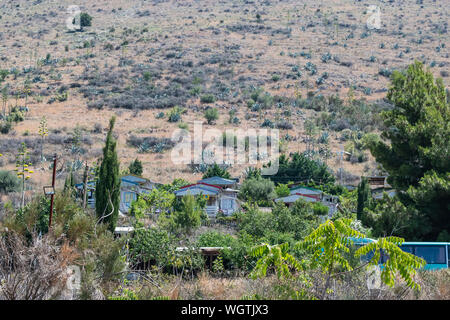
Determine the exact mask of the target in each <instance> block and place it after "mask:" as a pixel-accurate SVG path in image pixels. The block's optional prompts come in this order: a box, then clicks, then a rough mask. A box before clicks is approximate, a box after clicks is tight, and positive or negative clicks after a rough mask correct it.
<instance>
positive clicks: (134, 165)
mask: <svg viewBox="0 0 450 320" xmlns="http://www.w3.org/2000/svg"><path fill="white" fill-rule="evenodd" d="M128 169H129V170H130V173H131V174H134V175H137V176H139V177H140V176H142V172H143V171H144V169H143V167H142V162H141V161H139V159H138V158H136V159H135V160H134V161H133V162H131V163H130V166H129V167H128Z"/></svg>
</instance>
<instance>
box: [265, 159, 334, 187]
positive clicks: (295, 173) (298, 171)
mask: <svg viewBox="0 0 450 320" xmlns="http://www.w3.org/2000/svg"><path fill="white" fill-rule="evenodd" d="M267 178H269V179H271V180H272V181H273V182H275V183H288V182H289V181H294V182H300V181H308V180H312V181H315V182H316V183H320V184H328V183H334V181H335V178H334V176H333V174H332V173H331V172H330V170H329V168H328V167H327V166H326V165H325V164H324V163H322V162H320V161H317V160H313V159H310V158H308V157H307V156H306V155H305V154H301V153H297V152H296V153H294V154H293V155H292V156H291V158H290V159H289V158H288V157H287V156H286V155H284V154H282V155H281V156H280V158H279V169H278V172H277V173H276V174H275V175H271V176H268V177H267Z"/></svg>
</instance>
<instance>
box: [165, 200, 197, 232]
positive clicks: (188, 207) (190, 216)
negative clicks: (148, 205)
mask: <svg viewBox="0 0 450 320" xmlns="http://www.w3.org/2000/svg"><path fill="white" fill-rule="evenodd" d="M181 203H182V208H181V210H177V211H175V212H174V213H173V214H172V215H171V216H170V219H169V221H168V228H169V230H171V231H181V232H182V233H184V234H190V233H191V232H192V230H194V229H196V228H198V227H199V226H200V224H201V216H202V212H203V210H202V209H201V208H200V206H199V204H198V202H197V201H196V199H195V197H194V196H192V195H187V196H184V197H183V199H182V200H181ZM164 216H165V215H164V214H163V215H161V217H162V218H163V219H164ZM162 224H163V225H164V223H162Z"/></svg>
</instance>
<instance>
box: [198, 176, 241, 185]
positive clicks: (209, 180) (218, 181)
mask: <svg viewBox="0 0 450 320" xmlns="http://www.w3.org/2000/svg"><path fill="white" fill-rule="evenodd" d="M198 182H199V183H200V182H202V183H207V184H213V185H216V186H232V185H234V184H236V181H235V180H230V179H225V178H222V177H211V178H206V179H203V180H200V181H198Z"/></svg>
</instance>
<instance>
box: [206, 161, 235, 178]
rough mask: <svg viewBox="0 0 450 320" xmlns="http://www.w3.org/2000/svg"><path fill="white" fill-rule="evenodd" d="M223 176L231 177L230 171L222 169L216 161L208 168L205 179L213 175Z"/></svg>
mask: <svg viewBox="0 0 450 320" xmlns="http://www.w3.org/2000/svg"><path fill="white" fill-rule="evenodd" d="M216 176H217V177H222V178H225V179H230V178H231V176H230V173H229V172H228V171H227V169H222V168H221V167H220V166H219V165H218V164H217V163H214V165H212V166H210V167H209V168H208V170H207V171H206V172H205V174H204V175H203V179H206V178H211V177H216Z"/></svg>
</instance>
